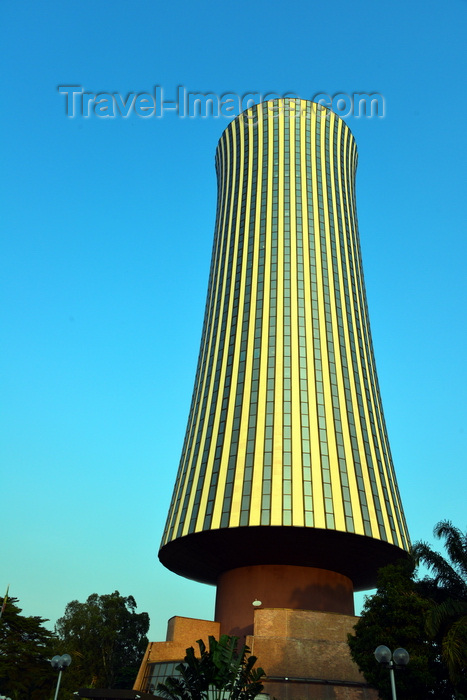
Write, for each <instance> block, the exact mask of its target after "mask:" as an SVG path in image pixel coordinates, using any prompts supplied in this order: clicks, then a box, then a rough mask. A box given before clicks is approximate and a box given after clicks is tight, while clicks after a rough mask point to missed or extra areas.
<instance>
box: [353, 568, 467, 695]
mask: <svg viewBox="0 0 467 700" xmlns="http://www.w3.org/2000/svg"><path fill="white" fill-rule="evenodd" d="M414 571H415V565H414V562H413V561H402V562H400V563H399V564H396V565H391V566H387V567H385V568H384V569H381V570H380V572H379V576H378V589H377V591H376V593H375V594H374V595H373V596H371V597H368V598H367V599H366V601H365V604H364V607H363V611H362V615H361V617H360V620H359V621H358V623H357V624H356V625H355V627H354V630H355V634H354V635H349V639H348V641H349V646H350V653H351V656H352V658H353V660H354V661H355V662H356V663H357V665H358V667H359V669H360V671H362V673H363V674H364V676H365V678H366V680H367V681H368V683H371V684H372V685H373V686H374V687H375V688H377V689H378V692H379V695H380V698H382V700H391V697H392V696H391V689H390V678H389V671H388V669H387V668H385V667H384V666H382V665H381V664H379V663H378V662H377V661H376V659H375V657H374V651H375V649H376V647H377V646H379V645H380V644H385V645H386V646H387V647H389V649H391V650H392V651H394V650H395V649H396V648H397V647H403V648H405V649H407V651H408V652H409V654H410V662H409V664H408V666H407V667H406V668H405V669H404V670H401V671H398V670H396V671H395V673H396V684H397V689H398V693H399V694H400V697H402V698H410V700H429V699H433V698H436V700H451V699H452V698H453V697H454V689H453V687H452V685H451V684H450V683H449V680H448V677H447V675H448V674H447V672H446V668H445V665H444V664H443V662H442V660H441V648H440V645H439V643H437V642H436V641H434V640H432V639H431V637H430V636H429V635H428V634H427V632H426V631H425V619H426V615H427V614H428V612H429V610H430V609H431V605H432V604H431V602H430V600H429V599H427V598H426V597H424V596H423V595H421V594H420V593H419V592H418V590H417V582H416V581H415V580H414Z"/></svg>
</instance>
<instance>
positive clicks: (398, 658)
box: [375, 644, 410, 700]
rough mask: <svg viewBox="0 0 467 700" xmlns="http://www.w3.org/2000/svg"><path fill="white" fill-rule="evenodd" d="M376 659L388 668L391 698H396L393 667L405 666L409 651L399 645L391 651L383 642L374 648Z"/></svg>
mask: <svg viewBox="0 0 467 700" xmlns="http://www.w3.org/2000/svg"><path fill="white" fill-rule="evenodd" d="M375 657H376V661H378V663H380V664H384V665H385V666H387V667H388V668H389V677H390V679H391V692H392V700H397V695H396V679H395V678H394V669H395V668H404V666H407V664H408V663H409V660H410V656H409V652H408V651H406V650H405V649H401V648H400V647H399V648H398V649H396V650H395V651H394V653H391V650H390V649H389V648H388V647H387V646H385V645H384V644H380V646H379V647H376V649H375Z"/></svg>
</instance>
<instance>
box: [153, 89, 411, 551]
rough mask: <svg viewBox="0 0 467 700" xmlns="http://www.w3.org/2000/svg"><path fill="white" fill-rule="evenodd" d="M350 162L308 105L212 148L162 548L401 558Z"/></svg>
mask: <svg viewBox="0 0 467 700" xmlns="http://www.w3.org/2000/svg"><path fill="white" fill-rule="evenodd" d="M356 167H357V148H356V144H355V140H354V137H353V135H352V133H351V131H350V129H349V128H348V127H347V125H346V124H345V123H344V122H343V121H342V120H341V119H340V118H339V117H337V116H336V115H335V114H334V113H332V112H330V111H329V110H327V109H325V108H324V107H320V106H319V105H317V104H315V103H312V102H307V101H305V100H298V99H297V100H295V99H282V100H274V101H270V102H267V103H263V104H261V105H257V106H255V107H253V108H251V109H249V110H247V111H246V112H244V113H243V114H241V115H240V116H239V117H237V118H236V119H235V120H234V121H232V122H231V124H230V125H229V126H228V127H227V128H226V129H225V131H224V133H223V134H222V136H221V138H220V141H219V144H218V147H217V153H216V170H217V178H218V201H217V218H216V227H215V237H214V246H213V253H212V263H211V271H210V280H209V288H208V296H207V304H206V312H205V319H204V326H203V334H202V340H201V349H200V355H199V362H198V368H197V373H196V380H195V387H194V392H193V399H192V404H191V410H190V415H189V419H188V426H187V432H186V437H185V442H184V446H183V453H182V457H181V462H180V467H179V471H178V475H177V479H176V484H175V489H174V494H173V498H172V503H171V506H170V511H169V515H168V519H167V525H166V529H165V532H164V536H163V540H162V551H161V559H162V561H163V562H164V558H163V550H164V547H165V546H166V545H167V544H169V543H170V542H173V541H174V540H176V539H178V538H183V537H185V536H188V535H193V534H195V533H201V532H206V531H210V530H221V529H224V528H227V529H230V528H244V527H252V526H258V527H261V528H267V527H271V526H273V527H274V528H276V527H281V528H289V527H291V528H295V527H297V528H309V529H310V530H313V529H317V530H318V529H319V530H321V531H322V530H327V531H336V532H343V533H349V534H354V535H362V536H364V537H368V538H373V539H376V540H381V541H382V542H385V543H388V544H390V545H395V546H396V547H398V548H401V549H403V550H407V549H408V547H409V540H408V533H407V528H406V524H405V519H404V514H403V510H402V505H401V501H400V497H399V492H398V488H397V483H396V477H395V473H394V468H393V464H392V460H391V453H390V448H389V443H388V438H387V434H386V428H385V422H384V416H383V410H382V405H381V398H380V393H379V388H378V380H377V375H376V368H375V362H374V357H373V348H372V341H371V335H370V326H369V320H368V310H367V303H366V296H365V287H364V280H363V272H362V265H361V256H360V245H359V236H358V224H357V213H356V200H355V173H356Z"/></svg>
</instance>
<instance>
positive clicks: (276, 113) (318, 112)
mask: <svg viewBox="0 0 467 700" xmlns="http://www.w3.org/2000/svg"><path fill="white" fill-rule="evenodd" d="M281 116H287V117H289V118H290V119H297V118H303V119H305V120H312V119H317V118H318V117H320V118H321V119H329V118H333V119H335V120H337V121H338V122H341V123H342V126H343V128H345V129H346V130H348V131H349V133H350V135H351V138H352V140H353V141H355V137H354V135H353V133H352V130H351V128H350V127H349V125H348V124H347V122H345V121H344V119H343V118H342V117H340V116H339V115H338V114H336V112H334V111H333V110H332V109H329V108H328V107H325V106H324V105H322V104H320V103H319V102H313V101H312V100H303V99H301V98H299V97H296V98H295V97H278V98H275V99H273V100H266V101H264V102H259V103H257V104H252V105H251V106H249V107H247V108H246V109H244V110H243V111H242V112H241V113H240V114H238V115H237V116H236V117H235V118H234V119H232V121H231V122H230V123H229V124H228V126H226V128H225V129H224V131H223V132H222V134H221V136H220V139H219V140H221V139H222V137H223V135H224V134H225V132H226V131H228V130H229V129H230V128H232V125H233V124H235V122H237V121H239V120H243V121H244V122H245V125H247V124H250V125H252V126H256V125H257V124H258V122H259V121H260V120H263V119H265V120H267V119H277V118H279V117H281Z"/></svg>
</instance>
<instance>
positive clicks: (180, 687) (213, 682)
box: [157, 634, 265, 700]
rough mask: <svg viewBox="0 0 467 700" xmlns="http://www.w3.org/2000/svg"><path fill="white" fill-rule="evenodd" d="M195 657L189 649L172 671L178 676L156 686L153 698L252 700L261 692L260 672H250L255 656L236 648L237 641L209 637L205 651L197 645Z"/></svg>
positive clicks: (191, 649) (235, 638)
mask: <svg viewBox="0 0 467 700" xmlns="http://www.w3.org/2000/svg"><path fill="white" fill-rule="evenodd" d="M197 644H198V646H199V657H198V656H196V655H195V650H194V648H193V647H190V648H189V649H187V650H186V656H185V659H184V661H183V663H181V664H179V665H178V666H177V667H176V670H177V672H178V674H179V676H172V677H169V678H167V679H166V682H165V683H159V685H158V686H157V694H158V695H161V696H162V697H164V698H168V700H223V699H224V698H229V699H230V700H253V698H255V697H256V695H258V693H260V692H261V691H262V690H263V685H262V683H261V679H262V678H263V677H264V675H265V673H264V671H263V669H262V668H256V669H255V668H254V665H255V663H256V661H257V659H256V656H250V650H249V648H248V647H247V646H246V645H244V646H242V647H241V648H240V649H238V648H237V645H238V637H230V636H229V635H227V634H223V635H221V637H220V639H219V641H217V640H216V639H215V638H214V637H209V648H206V645H205V644H204V642H203V640H201V639H199V640H198V642H197Z"/></svg>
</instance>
